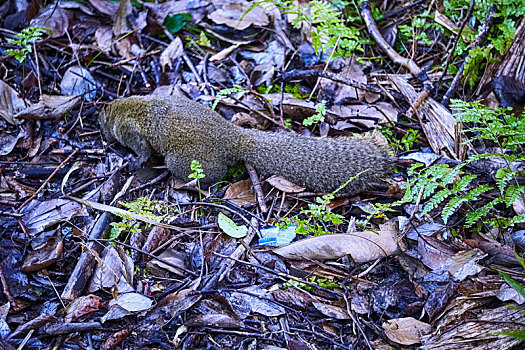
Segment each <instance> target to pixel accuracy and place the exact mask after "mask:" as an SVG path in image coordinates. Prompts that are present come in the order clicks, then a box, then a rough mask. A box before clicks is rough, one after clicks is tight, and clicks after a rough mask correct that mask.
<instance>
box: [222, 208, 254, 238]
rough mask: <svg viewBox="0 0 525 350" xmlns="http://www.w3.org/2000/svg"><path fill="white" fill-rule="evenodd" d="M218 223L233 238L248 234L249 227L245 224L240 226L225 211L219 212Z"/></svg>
mask: <svg viewBox="0 0 525 350" xmlns="http://www.w3.org/2000/svg"><path fill="white" fill-rule="evenodd" d="M218 225H219V227H220V229H221V230H222V231H223V232H224V233H226V234H227V235H228V236H230V237H233V238H243V237H245V236H246V235H247V234H248V228H247V227H246V226H245V225H242V226H238V225H237V224H236V223H235V222H233V220H232V219H230V218H229V217H227V216H226V215H224V214H223V213H219V218H218Z"/></svg>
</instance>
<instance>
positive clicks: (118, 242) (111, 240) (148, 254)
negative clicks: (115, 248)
mask: <svg viewBox="0 0 525 350" xmlns="http://www.w3.org/2000/svg"><path fill="white" fill-rule="evenodd" d="M88 241H93V242H98V243H99V244H101V245H103V244H102V242H107V243H115V244H119V245H121V246H123V247H126V248H128V249H132V250H135V251H137V252H139V253H141V254H143V255H146V256H149V257H150V258H151V259H153V260H158V261H160V262H161V263H163V264H166V265H168V266H171V267H174V268H175V269H178V270H182V271H184V272H186V273H189V274H190V275H192V276H193V277H197V276H198V275H197V274H196V273H195V272H193V271H190V270H188V269H186V268H184V266H179V265H177V264H174V263H172V262H171V261H168V260H166V259H163V258H159V257H158V256H156V255H154V254H152V253H149V252H147V251H145V250H143V249H140V248H137V247H134V246H132V245H129V244H127V243H124V242H120V241H117V240H114V239H105V238H95V239H89V240H88Z"/></svg>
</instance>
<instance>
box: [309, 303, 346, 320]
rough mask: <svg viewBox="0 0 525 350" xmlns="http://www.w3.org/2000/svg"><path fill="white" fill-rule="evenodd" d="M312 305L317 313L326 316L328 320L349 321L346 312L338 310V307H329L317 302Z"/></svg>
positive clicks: (341, 309)
mask: <svg viewBox="0 0 525 350" xmlns="http://www.w3.org/2000/svg"><path fill="white" fill-rule="evenodd" d="M313 305H314V307H315V308H316V309H317V311H319V312H320V313H322V314H323V315H325V316H328V317H330V318H335V319H336V320H349V319H351V317H350V315H349V314H348V312H347V311H346V310H345V309H343V308H340V307H338V306H333V305H329V304H325V303H318V302H314V303H313Z"/></svg>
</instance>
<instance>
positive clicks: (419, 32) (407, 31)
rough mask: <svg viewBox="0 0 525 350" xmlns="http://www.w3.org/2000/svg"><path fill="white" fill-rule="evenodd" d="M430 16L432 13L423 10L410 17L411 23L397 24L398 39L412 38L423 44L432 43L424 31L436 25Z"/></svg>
mask: <svg viewBox="0 0 525 350" xmlns="http://www.w3.org/2000/svg"><path fill="white" fill-rule="evenodd" d="M432 17H433V15H431V14H429V12H428V11H425V12H423V13H422V14H421V15H419V16H416V17H414V18H412V23H411V25H407V24H402V25H400V26H398V29H399V38H400V40H401V41H404V42H406V41H407V40H408V39H413V40H416V41H421V42H423V43H425V44H432V42H433V41H432V39H430V37H429V36H428V34H427V32H426V31H427V30H428V29H430V28H432V27H435V26H436V25H435V22H434V20H433V19H432Z"/></svg>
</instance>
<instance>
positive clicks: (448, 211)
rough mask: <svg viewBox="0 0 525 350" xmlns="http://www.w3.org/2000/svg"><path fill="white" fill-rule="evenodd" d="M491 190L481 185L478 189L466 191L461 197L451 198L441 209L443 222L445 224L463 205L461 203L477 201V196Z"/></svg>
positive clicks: (487, 186)
mask: <svg viewBox="0 0 525 350" xmlns="http://www.w3.org/2000/svg"><path fill="white" fill-rule="evenodd" d="M491 189H492V187H490V186H489V185H481V186H479V187H476V188H473V189H472V190H470V191H468V192H467V193H465V194H463V195H461V196H458V197H454V198H452V199H451V200H450V201H449V202H448V203H447V204H446V205H445V208H443V213H442V217H443V221H444V222H445V224H446V223H447V222H448V219H449V217H450V216H451V215H452V214H454V212H455V211H456V209H458V208H459V206H460V205H461V204H463V203H465V202H467V201H471V200H477V199H479V196H480V195H481V194H482V193H484V192H487V191H489V190H491Z"/></svg>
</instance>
